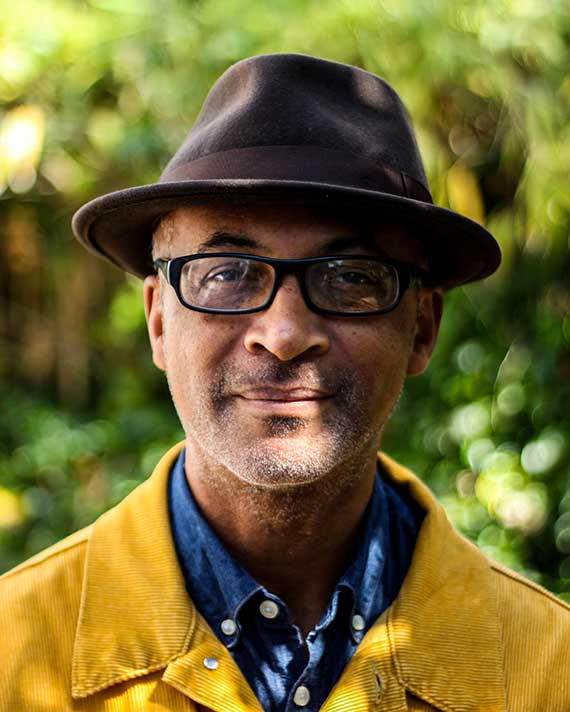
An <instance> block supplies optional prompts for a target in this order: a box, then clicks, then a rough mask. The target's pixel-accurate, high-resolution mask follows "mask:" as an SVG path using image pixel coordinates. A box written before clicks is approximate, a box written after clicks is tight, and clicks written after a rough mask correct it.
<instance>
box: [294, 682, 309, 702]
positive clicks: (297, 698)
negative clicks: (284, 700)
mask: <svg viewBox="0 0 570 712" xmlns="http://www.w3.org/2000/svg"><path fill="white" fill-rule="evenodd" d="M310 699H311V693H310V692H309V690H308V689H307V688H306V687H305V685H299V687H298V688H297V689H296V690H295V694H294V695H293V702H294V703H295V704H296V705H298V706H299V707H304V706H305V705H308V704H309V700H310Z"/></svg>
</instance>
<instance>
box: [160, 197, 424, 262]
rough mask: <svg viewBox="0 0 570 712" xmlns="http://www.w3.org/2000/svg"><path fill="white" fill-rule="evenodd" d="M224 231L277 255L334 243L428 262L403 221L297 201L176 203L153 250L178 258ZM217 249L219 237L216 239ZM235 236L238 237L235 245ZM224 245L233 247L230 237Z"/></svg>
mask: <svg viewBox="0 0 570 712" xmlns="http://www.w3.org/2000/svg"><path fill="white" fill-rule="evenodd" d="M215 235H218V236H219V235H228V236H232V235H233V236H235V237H236V238H245V240H244V244H245V241H251V243H252V244H251V245H248V249H247V250H246V251H248V252H249V251H252V249H255V250H257V252H258V254H263V255H265V256H279V257H289V258H296V257H311V256H318V255H319V254H323V253H324V252H327V251H329V254H330V250H329V248H330V247H336V248H337V249H339V250H340V251H343V252H349V251H350V250H351V249H353V250H356V251H359V252H360V251H362V250H363V249H365V250H369V251H372V252H375V253H378V254H381V255H384V256H386V257H390V258H392V259H396V260H402V261H405V262H413V263H416V264H420V265H426V264H427V260H426V255H425V252H424V249H423V246H422V244H421V242H420V241H419V240H418V239H417V238H415V237H414V235H413V234H412V233H411V231H410V230H409V229H408V228H406V227H404V226H403V225H401V224H397V223H394V222H385V221H380V220H375V219H370V218H368V219H366V220H363V219H357V218H356V217H355V216H353V215H350V214H348V213H344V214H341V213H336V214H331V213H330V212H328V213H327V212H325V211H324V210H317V209H315V208H312V207H305V206H301V205H284V204H276V205H257V206H253V205H252V206H235V205H229V204H223V203H216V204H213V205H211V204H208V205H193V206H185V207H181V208H178V209H176V210H174V211H172V212H170V213H168V214H167V215H165V216H164V217H163V218H162V220H161V221H160V223H159V225H158V227H157V229H156V230H155V233H154V238H153V239H154V243H153V247H154V252H155V253H157V256H158V254H159V253H160V254H159V256H160V257H163V258H167V257H177V256H180V255H187V254H193V253H195V252H197V251H200V250H201V249H204V247H203V246H204V243H205V242H207V241H208V240H209V239H211V238H212V236H215ZM217 242H218V243H219V244H220V249H221V250H225V249H226V247H222V246H221V240H219V239H218V240H217ZM238 242H239V240H237V241H236V244H237V243H238ZM228 247H229V248H230V249H236V248H235V247H232V245H231V242H230V241H229V240H228Z"/></svg>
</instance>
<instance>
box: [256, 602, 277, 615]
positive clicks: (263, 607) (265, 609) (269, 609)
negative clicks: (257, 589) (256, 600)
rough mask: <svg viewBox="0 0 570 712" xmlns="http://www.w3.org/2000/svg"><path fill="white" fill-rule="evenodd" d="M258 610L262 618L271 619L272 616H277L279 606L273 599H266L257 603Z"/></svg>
mask: <svg viewBox="0 0 570 712" xmlns="http://www.w3.org/2000/svg"><path fill="white" fill-rule="evenodd" d="M259 612H260V613H261V615H262V616H263V617H264V618H269V620H271V619H272V618H277V616H278V615H279V606H278V605H277V604H276V603H275V601H270V600H269V599H267V600H265V601H262V602H261V603H260V604H259Z"/></svg>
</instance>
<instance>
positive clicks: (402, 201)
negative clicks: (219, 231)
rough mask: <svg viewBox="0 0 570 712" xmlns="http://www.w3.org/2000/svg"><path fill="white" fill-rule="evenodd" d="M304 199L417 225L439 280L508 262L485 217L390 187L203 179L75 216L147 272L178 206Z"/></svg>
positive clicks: (77, 224) (108, 249) (120, 197)
mask: <svg viewBox="0 0 570 712" xmlns="http://www.w3.org/2000/svg"><path fill="white" fill-rule="evenodd" d="M212 201H213V202H220V201H222V202H225V203H230V204H238V205H239V204H244V205H250V204H259V203H279V204H291V203H295V204H303V205H308V206H319V207H322V208H325V209H326V208H327V207H328V208H330V209H331V210H334V211H335V212H338V211H342V212H344V211H346V212H349V213H350V212H351V211H355V215H357V217H358V221H362V220H373V221H374V222H386V221H393V220H397V222H398V223H402V224H405V225H409V226H411V228H412V229H413V234H414V236H415V237H416V238H417V239H419V240H420V241H421V243H422V244H423V245H424V246H425V249H426V252H427V254H428V259H429V261H430V276H431V281H432V282H433V283H434V284H437V285H439V286H442V287H444V288H451V287H455V286H459V285H461V284H467V283H469V282H474V281H476V280H479V279H483V278H484V277H487V276H488V275H490V274H492V273H493V272H494V271H495V270H496V269H497V267H498V266H499V264H500V262H501V251H500V248H499V246H498V244H497V242H496V240H495V238H494V237H493V236H492V235H491V233H490V232H488V231H487V230H486V229H485V228H484V227H483V226H482V225H480V224H479V223H477V222H475V221H473V220H471V219H469V218H466V217H464V216H463V215H460V214H458V213H455V212H453V211H451V210H447V209H445V208H441V207H439V206H436V205H433V204H430V203H424V202H422V201H419V200H413V199H412V198H406V197H402V196H398V195H392V194H390V193H382V192H377V191H374V190H365V189H360V188H347V186H345V185H342V186H339V185H333V184H323V183H313V182H304V181H283V180H279V181H276V180H245V179H240V180H196V181H188V180H186V181H178V182H165V183H155V184H152V185H144V186H139V187H134V188H127V189H125V190H119V191H116V192H113V193H109V194H107V195H104V196H101V197H99V198H95V199H94V200H92V201H90V202H88V203H86V204H85V205H84V206H83V207H81V208H80V209H79V210H78V211H77V212H76V213H75V215H74V216H73V222H72V227H73V232H74V233H75V236H76V237H77V238H78V240H79V241H80V242H81V243H82V244H83V245H84V246H85V247H87V248H88V249H89V250H90V251H92V252H94V253H96V254H98V255H99V256H101V257H104V258H106V259H107V260H109V261H110V262H112V263H113V264H115V265H116V266H117V267H120V268H121V269H123V270H126V271H127V272H130V273H131V274H133V275H136V276H137V277H141V278H144V277H146V276H147V275H149V274H152V273H153V272H154V271H155V270H154V268H153V265H152V260H151V239H152V230H153V228H154V226H155V225H156V222H157V220H158V219H159V218H160V217H161V216H162V215H165V214H167V213H169V212H171V211H172V210H175V209H176V208H179V207H182V206H184V205H195V204H199V203H207V202H212Z"/></svg>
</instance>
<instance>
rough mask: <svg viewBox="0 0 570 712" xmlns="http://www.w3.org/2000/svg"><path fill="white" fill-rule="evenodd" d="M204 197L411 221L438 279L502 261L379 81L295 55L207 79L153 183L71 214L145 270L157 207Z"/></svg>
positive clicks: (111, 252) (163, 209)
mask: <svg viewBox="0 0 570 712" xmlns="http://www.w3.org/2000/svg"><path fill="white" fill-rule="evenodd" d="M210 200H217V201H225V202H232V203H238V204H241V203H243V204H251V203H260V202H262V201H267V202H279V203H290V202H295V203H301V204H305V205H318V206H320V207H323V208H324V209H327V206H328V208H329V209H330V210H334V211H337V210H339V209H340V210H347V211H349V214H354V215H355V216H356V217H357V218H358V220H360V219H370V220H374V221H376V222H382V221H390V222H394V221H396V222H398V223H404V224H406V225H410V227H411V229H412V230H413V233H414V235H415V236H416V237H417V238H419V239H420V240H422V242H423V243H424V245H425V248H426V251H427V254H428V258H429V260H430V269H431V272H432V277H433V280H434V281H435V282H437V283H438V284H441V285H442V286H444V287H453V286H457V285H459V284H465V283H467V282H473V281H475V280H477V279H481V278H483V277H486V276H487V275H489V274H491V273H492V272H494V271H495V270H496V269H497V267H498V266H499V263H500V261H501V253H500V249H499V246H498V245H497V242H496V241H495V239H494V238H493V236H492V235H491V234H490V233H489V232H488V231H487V230H485V228H483V227H482V226H481V225H479V224H478V223H476V222H474V221H472V220H470V219H468V218H466V217H464V216H462V215H459V214H458V213H455V212H453V211H451V210H446V209H444V208H440V207H438V206H435V205H434V204H433V200H432V197H431V194H430V191H429V187H428V183H427V179H426V176H425V172H424V168H423V165H422V160H421V157H420V153H419V150H418V146H417V144H416V139H415V136H414V132H413V129H412V126H411V123H410V119H409V117H408V114H407V112H406V109H405V107H404V105H403V103H402V101H401V100H400V98H399V96H398V95H397V94H396V92H395V91H394V89H392V87H391V86H390V85H389V84H387V83H386V82H385V81H384V80H383V79H381V78H380V77H377V76H375V75H374V74H370V73H369V72H366V71H364V70H362V69H358V68H357V67H351V66H348V65H345V64H340V63H338V62H331V61H328V60H324V59H319V58H316V57H310V56H306V55H299V54H274V55H260V56H256V57H251V58H249V59H244V60H242V61H241V62H238V63H237V64H235V65H233V66H232V67H230V68H229V69H228V70H227V71H226V72H225V73H224V74H223V75H222V76H221V77H220V78H219V79H218V81H217V82H216V83H215V84H214V86H213V87H212V89H211V91H210V93H209V94H208V96H207V98H206V101H205V103H204V106H203V108H202V111H201V113H200V116H199V117H198V119H197V121H196V123H195V124H194V126H193V128H192V130H191V131H190V133H189V134H188V137H187V138H186V140H185V142H184V143H183V144H182V146H181V147H180V148H179V150H178V151H177V152H176V154H175V155H174V157H173V158H172V160H171V161H170V162H169V163H168V165H167V166H166V168H165V170H164V172H163V173H162V175H161V176H160V178H159V180H158V183H154V184H152V185H143V186H138V187H135V188H127V189H125V190H119V191H116V192H113V193H109V194H107V195H103V196H101V197H100V198H96V199H95V200H92V201H90V202H89V203H87V204H86V205H84V206H83V207H82V208H80V209H79V210H78V211H77V213H76V214H75V215H74V217H73V231H74V233H75V235H76V236H77V238H78V239H79V240H80V242H82V243H83V244H84V245H85V246H86V247H88V248H89V249H91V250H92V251H94V252H96V253H97V254H99V255H100V256H103V257H105V258H107V259H108V260H110V261H111V262H113V263H114V264H115V265H117V266H119V267H121V268H122V269H125V270H127V271H128V272H131V273H132V274H135V275H138V276H139V277H144V276H146V275H147V274H150V273H152V272H153V271H154V270H153V267H152V262H151V259H150V251H151V237H152V229H153V226H155V225H156V222H157V219H158V218H160V216H161V215H164V214H166V213H168V212H169V211H171V210H173V209H175V208H177V207H180V206H182V205H185V204H187V205H189V204H193V203H198V202H205V201H210Z"/></svg>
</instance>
